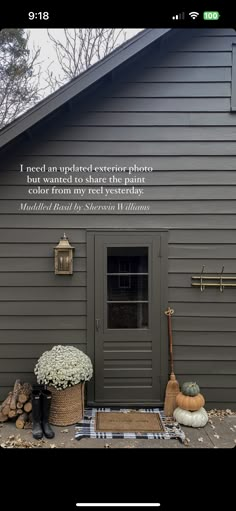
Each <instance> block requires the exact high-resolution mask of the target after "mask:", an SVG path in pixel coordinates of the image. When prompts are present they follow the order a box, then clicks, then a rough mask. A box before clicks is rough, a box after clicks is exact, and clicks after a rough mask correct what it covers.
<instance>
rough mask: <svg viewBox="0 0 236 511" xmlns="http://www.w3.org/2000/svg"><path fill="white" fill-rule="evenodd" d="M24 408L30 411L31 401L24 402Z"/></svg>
mask: <svg viewBox="0 0 236 511" xmlns="http://www.w3.org/2000/svg"><path fill="white" fill-rule="evenodd" d="M24 410H25V412H27V413H29V412H31V410H32V403H31V401H27V403H25V404H24Z"/></svg>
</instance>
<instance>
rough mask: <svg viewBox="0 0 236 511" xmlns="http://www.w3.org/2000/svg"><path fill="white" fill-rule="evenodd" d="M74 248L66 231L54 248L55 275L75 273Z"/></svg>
mask: <svg viewBox="0 0 236 511" xmlns="http://www.w3.org/2000/svg"><path fill="white" fill-rule="evenodd" d="M73 250H74V247H72V246H71V245H70V243H69V240H68V238H67V236H66V234H65V233H64V236H63V238H61V239H60V242H59V243H58V245H57V246H56V247H55V248H54V253H55V275H71V274H72V273H73Z"/></svg>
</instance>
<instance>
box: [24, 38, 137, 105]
mask: <svg viewBox="0 0 236 511" xmlns="http://www.w3.org/2000/svg"><path fill="white" fill-rule="evenodd" d="M124 30H125V33H126V40H127V39H130V37H133V36H134V35H135V34H137V33H138V32H140V30H141V29H140V28H138V29H135V28H125V29H124ZM50 32H51V34H52V35H53V36H54V37H56V38H57V39H59V40H62V41H63V29H60V28H58V29H52V30H50ZM29 33H30V39H29V49H30V50H31V51H32V50H33V48H34V47H35V48H40V49H41V51H40V57H39V61H40V66H41V75H40V76H41V80H40V87H42V88H45V87H46V86H47V82H46V76H47V68H48V66H49V65H50V70H52V71H53V72H55V74H57V75H58V74H59V73H60V65H59V64H58V62H57V59H56V54H55V50H54V48H53V44H52V42H51V41H50V39H49V38H48V34H47V30H46V29H44V28H42V29H41V28H35V29H31V30H29ZM122 42H123V38H120V43H122ZM49 93H50V90H46V91H45V93H44V95H47V94H49Z"/></svg>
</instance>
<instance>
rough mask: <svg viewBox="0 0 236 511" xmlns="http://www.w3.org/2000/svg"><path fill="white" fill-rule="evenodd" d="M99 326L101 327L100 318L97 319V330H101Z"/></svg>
mask: <svg viewBox="0 0 236 511" xmlns="http://www.w3.org/2000/svg"><path fill="white" fill-rule="evenodd" d="M99 328H100V319H96V330H97V332H99Z"/></svg>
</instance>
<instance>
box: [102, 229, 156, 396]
mask: <svg viewBox="0 0 236 511" xmlns="http://www.w3.org/2000/svg"><path fill="white" fill-rule="evenodd" d="M94 257H95V264H94V268H95V270H94V271H95V274H94V280H95V289H94V312H95V318H94V319H95V321H94V324H95V350H94V355H95V358H94V365H95V396H94V398H95V402H96V403H98V404H99V403H101V404H102V403H104V404H109V405H112V404H113V405H114V404H129V405H132V404H134V405H135V404H138V405H142V404H143V405H144V404H148V403H149V404H158V403H160V401H161V400H162V396H161V385H160V381H161V334H160V332H161V270H160V263H161V235H160V234H159V233H156V232H151V233H138V234H137V233H131V232H127V233H124V234H123V233H122V234H121V233H120V232H117V233H114V232H113V233H112V234H105V233H100V232H99V233H96V234H95V242H94Z"/></svg>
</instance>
